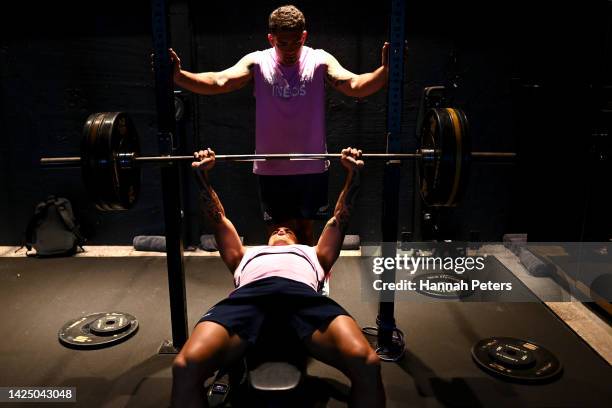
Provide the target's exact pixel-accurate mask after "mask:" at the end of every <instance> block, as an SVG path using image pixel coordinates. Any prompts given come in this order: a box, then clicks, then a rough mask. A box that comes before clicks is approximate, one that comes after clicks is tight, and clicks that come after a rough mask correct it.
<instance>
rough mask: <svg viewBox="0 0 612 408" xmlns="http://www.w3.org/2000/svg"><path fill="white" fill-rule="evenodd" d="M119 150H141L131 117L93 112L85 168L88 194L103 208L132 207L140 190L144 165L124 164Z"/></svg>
mask: <svg viewBox="0 0 612 408" xmlns="http://www.w3.org/2000/svg"><path fill="white" fill-rule="evenodd" d="M117 153H134V154H135V155H136V156H137V155H138V154H139V153H140V145H139V142H138V135H137V133H136V128H135V126H134V124H133V123H132V120H131V119H130V117H129V116H128V115H127V114H126V113H123V112H105V113H94V114H92V115H90V116H89V118H87V121H86V122H85V126H84V127H83V139H82V142H81V160H82V162H81V168H82V173H83V182H84V184H85V186H86V188H87V190H88V193H89V195H90V197H91V198H92V201H93V202H94V203H95V205H96V207H97V208H98V209H99V210H102V211H109V210H125V209H128V208H130V207H132V205H134V203H135V202H136V201H137V199H138V195H139V193H140V167H139V166H133V167H124V166H120V165H119V162H118V160H117V158H116V154H117Z"/></svg>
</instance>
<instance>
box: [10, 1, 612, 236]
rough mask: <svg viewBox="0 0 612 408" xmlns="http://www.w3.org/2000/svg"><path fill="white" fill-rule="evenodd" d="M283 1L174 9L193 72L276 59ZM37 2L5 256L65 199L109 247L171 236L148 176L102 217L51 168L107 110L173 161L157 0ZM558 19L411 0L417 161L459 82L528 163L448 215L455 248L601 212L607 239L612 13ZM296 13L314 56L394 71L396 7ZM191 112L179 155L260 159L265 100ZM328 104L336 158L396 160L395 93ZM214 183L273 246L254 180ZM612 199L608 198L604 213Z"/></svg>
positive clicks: (22, 71) (367, 217)
mask: <svg viewBox="0 0 612 408" xmlns="http://www.w3.org/2000/svg"><path fill="white" fill-rule="evenodd" d="M281 3H284V2H274V1H259V2H233V3H232V6H228V4H226V3H216V2H196V1H193V2H187V1H183V2H173V3H172V8H171V24H172V37H173V46H174V48H176V49H177V51H179V53H180V55H181V59H182V61H183V66H184V67H185V68H187V69H190V70H194V71H208V70H220V69H223V68H226V67H228V66H230V65H232V64H234V63H235V62H236V61H237V60H238V59H239V58H240V57H242V56H243V55H244V54H246V53H248V52H250V51H253V50H258V49H264V48H266V47H267V46H268V44H267V41H266V22H267V16H268V14H269V12H270V11H271V10H272V9H273V8H275V7H276V6H278V5H280V4H281ZM457 3H458V2H457ZM34 4H35V3H32V4H13V5H11V6H10V7H9V8H8V11H7V12H6V13H3V16H2V17H1V18H2V20H3V23H4V24H2V28H0V30H1V39H0V98H1V99H0V101H1V102H0V103H1V112H0V126H1V127H0V129H2V130H1V133H2V137H1V138H0V160H1V162H0V168H1V170H0V185H1V186H2V187H1V190H0V191H1V193H0V195H1V196H0V213H1V214H2V216H1V217H0V244H16V243H19V242H21V240H22V234H23V230H24V228H25V223H26V222H27V219H28V218H29V216H30V214H31V213H32V211H33V207H34V205H35V204H36V202H38V201H40V200H41V199H43V198H44V197H45V196H46V195H47V194H51V193H53V194H57V195H62V196H66V197H68V198H70V199H71V200H72V201H73V205H74V206H75V208H76V209H77V215H78V216H79V217H80V219H81V223H82V225H83V227H84V230H85V232H86V234H87V235H88V236H89V237H90V240H91V242H93V243H117V244H119V243H130V242H131V239H132V237H133V236H134V235H138V234H161V233H163V220H162V211H161V192H160V185H159V170H157V169H155V168H146V169H145V170H144V172H143V176H144V177H143V188H142V194H141V197H140V201H139V202H138V204H137V205H136V206H135V208H133V209H132V210H130V211H129V212H121V213H98V212H96V211H95V210H94V209H93V208H92V206H91V204H90V203H89V201H88V200H87V197H86V196H85V193H84V189H83V187H82V186H81V183H80V174H79V172H78V170H74V169H40V168H39V167H38V165H37V162H38V159H39V157H42V156H60V155H61V156H63V155H78V154H79V148H78V146H79V143H80V137H81V134H80V133H81V128H82V124H83V122H84V121H85V119H86V118H87V116H88V115H89V113H91V112H97V111H115V110H123V111H127V112H129V113H130V114H131V116H132V117H133V119H134V122H135V123H136V126H137V128H138V131H139V134H140V139H141V145H142V147H143V152H144V153H150V154H154V153H156V152H157V140H156V116H155V111H154V109H155V101H154V84H153V77H152V74H151V72H150V65H149V54H150V52H151V48H152V45H151V38H150V37H151V26H150V24H151V23H150V11H149V10H150V9H149V2H147V1H135V2H132V1H130V2H118V1H110V2H105V3H104V6H103V7H98V8H96V9H95V10H93V9H88V8H87V7H86V6H84V5H79V3H71V2H68V3H66V2H61V3H54V4H53V6H51V5H38V4H36V6H34ZM552 4H553V3H552V2H551V3H550V5H539V6H534V5H530V4H529V3H524V4H523V3H520V2H519V3H513V4H512V5H511V8H510V5H507V7H508V8H507V9H505V10H501V9H499V8H496V7H497V6H495V5H493V4H491V5H489V6H486V5H478V6H476V5H472V6H470V7H468V8H466V7H465V6H463V5H457V4H453V3H450V2H442V1H431V2H407V21H406V27H407V40H408V46H409V53H408V64H407V67H406V72H405V86H404V110H403V112H404V116H403V133H404V134H403V145H404V146H405V148H406V149H409V150H411V149H416V148H417V147H418V144H417V141H416V139H415V137H414V132H415V123H416V115H417V109H418V106H419V102H420V95H421V92H422V89H423V87H425V86H431V85H438V84H446V85H456V90H455V96H454V102H455V104H456V105H457V106H459V107H461V108H463V109H464V110H465V111H466V114H467V115H468V118H469V120H470V125H471V130H472V139H473V140H472V146H473V148H474V150H515V149H518V151H519V153H520V154H521V160H520V161H519V163H518V164H516V165H514V166H508V165H493V166H490V165H474V166H473V167H472V171H471V178H470V182H469V185H468V189H467V191H466V194H465V196H464V200H463V202H462V204H461V205H460V206H459V207H457V208H455V209H452V210H451V211H449V213H448V214H447V223H448V224H449V225H450V226H452V230H453V234H454V238H458V239H461V238H463V239H465V238H467V236H468V234H469V231H471V230H478V231H480V237H481V239H483V240H499V239H500V238H501V235H502V234H503V233H504V232H518V231H520V232H530V233H532V236H534V237H537V238H538V239H551V240H554V239H568V240H578V239H580V238H581V230H582V229H583V228H582V220H583V215H584V209H585V208H587V211H595V215H592V216H591V219H595V222H593V221H591V223H592V224H593V225H601V223H598V222H596V220H597V219H598V217H599V213H600V212H603V211H604V210H603V207H602V206H599V207H598V206H597V205H595V206H592V205H591V207H588V206H587V207H585V205H586V204H585V203H586V202H587V200H586V198H587V196H588V195H589V194H591V193H589V191H591V190H588V191H587V190H585V180H586V179H588V176H589V174H590V173H589V172H592V170H589V167H588V166H584V165H582V164H585V163H588V155H587V153H588V151H589V148H590V147H591V145H592V141H591V138H590V135H591V134H592V133H593V131H592V126H591V125H592V123H593V120H590V118H592V117H593V115H594V113H593V112H599V111H600V110H601V105H602V103H603V104H605V101H604V102H598V103H595V102H592V101H594V100H597V101H601V100H607V99H606V98H607V97H606V96H605V95H604V96H602V95H603V94H599V93H598V94H597V95H599V99H597V98H596V97H595V96H594V92H595V91H594V89H595V90H601V89H604V85H606V84H610V81H608V79H609V78H606V77H605V72H607V71H606V70H605V69H602V66H605V64H606V62H605V61H607V60H606V58H608V57H609V54H606V52H605V49H606V45H607V46H609V42H608V43H606V35H608V36H609V15H610V11H609V7H608V3H607V2H604V1H599V2H591V3H588V4H586V5H585V4H582V3H580V5H579V7H578V6H577V5H576V4H574V5H573V6H572V5H567V6H564V5H558V4H557V3H555V7H554V8H553V7H552V6H551V5H552ZM296 5H297V6H298V7H300V8H302V10H303V11H304V13H305V15H306V18H307V29H308V31H309V37H308V44H309V45H310V46H311V47H314V48H323V49H325V50H327V51H328V52H330V53H332V54H333V55H335V56H336V58H337V59H338V60H339V61H340V63H341V64H342V65H343V66H344V67H346V68H347V69H349V70H351V71H353V72H358V73H361V72H366V71H370V70H373V69H375V68H376V67H377V66H378V64H379V63H380V48H381V46H382V43H383V42H384V40H385V39H386V32H387V26H388V12H389V7H388V4H387V3H386V2H383V3H382V5H374V3H363V4H362V3H355V2H348V1H335V2H324V1H301V2H296ZM34 10H35V11H36V13H33V11H34ZM608 66H609V65H608ZM608 71H609V70H608ZM186 101H187V105H188V108H189V109H188V114H187V115H186V119H187V121H186V123H185V124H184V131H183V132H182V134H183V140H182V141H181V144H182V146H184V148H185V150H186V151H187V152H188V151H190V150H192V149H193V148H195V147H207V146H211V147H213V148H215V150H216V151H218V152H222V153H228V154H229V153H245V152H252V151H253V148H254V106H255V105H254V104H255V101H254V98H253V96H252V87H251V86H247V87H246V88H245V89H242V90H240V91H238V92H235V93H233V94H227V95H219V96H215V97H208V96H195V95H187V96H186ZM326 105H327V130H328V150H329V151H330V152H335V151H338V150H339V149H340V148H341V147H344V146H347V145H354V146H359V147H361V148H362V149H363V150H364V151H370V152H374V151H376V152H378V151H384V149H385V127H386V115H385V112H386V95H385V92H379V93H378V94H376V95H373V96H371V97H368V98H366V99H364V100H354V99H352V98H348V97H345V96H343V95H340V94H338V93H336V92H334V91H333V90H329V92H328V94H327V99H326ZM604 122H605V121H604ZM600 127H601V126H600ZM603 127H604V128H605V126H603ZM568 164H569V165H568ZM605 168H606V167H604V171H605ZM367 169H368V170H367V175H366V180H365V183H364V186H363V190H362V193H361V196H360V200H359V205H358V208H357V213H356V216H355V219H354V221H353V222H352V224H351V227H350V231H349V232H351V233H359V234H361V235H362V239H364V240H376V239H378V238H379V237H380V209H381V193H382V185H381V180H382V163H374V162H372V163H368V164H367ZM599 174H601V169H600V170H599ZM186 176H187V177H184V181H185V183H186V184H185V186H186V191H187V194H186V197H185V205H186V208H185V220H186V230H187V231H188V233H189V235H188V236H187V240H188V241H193V240H194V239H195V238H194V237H197V236H198V235H199V233H200V232H202V231H204V227H203V226H201V225H200V224H199V220H198V217H197V210H196V208H197V206H196V205H195V197H196V195H195V191H194V188H193V185H192V182H191V180H190V177H188V176H189V174H186ZM412 181H413V167H412V166H411V165H404V166H403V170H402V184H401V187H400V209H401V210H400V220H399V221H400V228H399V229H400V231H401V230H404V231H411V230H412V229H413V225H412V209H413V190H414V189H413V182H412ZM341 182H342V177H341V171H340V169H338V166H333V167H332V169H331V183H330V200H332V202H333V200H335V198H336V196H337V193H338V191H339V190H340V187H341ZM214 183H215V186H216V188H217V190H218V192H219V195H220V196H221V199H222V201H223V203H224V205H225V207H226V210H227V213H228V214H229V216H230V218H231V219H232V220H233V221H234V223H235V224H236V225H237V227H238V229H239V231H240V232H241V234H242V235H245V236H246V238H247V242H248V243H255V242H261V240H262V239H263V233H262V223H261V221H260V216H259V204H258V198H257V188H256V179H255V177H254V176H253V175H252V174H251V170H250V165H248V164H231V165H228V164H219V165H218V167H217V169H216V170H215V171H214ZM605 199H606V197H603V198H602V197H601V196H597V195H595V198H593V199H592V200H591V203H592V202H593V201H594V202H595V203H600V202H601V201H602V200H605ZM604 229H605V228H604ZM608 231H609V230H608ZM604 234H605V231H604Z"/></svg>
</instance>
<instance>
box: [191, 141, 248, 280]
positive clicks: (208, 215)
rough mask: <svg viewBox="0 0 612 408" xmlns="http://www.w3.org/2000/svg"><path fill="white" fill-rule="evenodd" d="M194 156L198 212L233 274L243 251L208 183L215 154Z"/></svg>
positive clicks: (202, 152) (235, 232) (236, 233)
mask: <svg viewBox="0 0 612 408" xmlns="http://www.w3.org/2000/svg"><path fill="white" fill-rule="evenodd" d="M194 156H195V160H196V161H194V162H193V163H192V164H191V167H193V168H194V171H195V175H196V179H197V181H198V184H199V186H200V211H201V212H202V215H203V216H204V219H205V220H206V221H207V223H208V225H209V226H210V227H211V228H212V229H213V231H214V233H215V239H216V240H217V247H218V248H219V253H220V254H221V259H223V262H225V265H227V267H228V268H229V270H230V271H231V272H234V270H235V269H236V268H237V267H238V265H239V264H240V261H241V260H242V257H243V256H244V252H245V249H244V247H243V246H242V242H240V237H239V236H238V232H237V231H236V228H235V227H234V224H232V222H231V221H230V220H229V219H227V218H226V217H225V210H224V209H223V205H222V204H221V201H220V200H219V197H218V196H217V193H216V192H215V190H213V188H212V186H211V185H210V183H209V181H208V170H210V169H211V168H212V167H213V166H214V165H215V152H213V151H212V150H210V149H207V150H200V151H199V152H196V153H195V154H194Z"/></svg>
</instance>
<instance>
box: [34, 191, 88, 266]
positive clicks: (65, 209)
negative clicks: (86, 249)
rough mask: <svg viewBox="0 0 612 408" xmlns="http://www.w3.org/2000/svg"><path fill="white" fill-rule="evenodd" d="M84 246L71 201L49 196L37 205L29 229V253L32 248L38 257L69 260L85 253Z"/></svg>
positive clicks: (83, 239)
mask: <svg viewBox="0 0 612 408" xmlns="http://www.w3.org/2000/svg"><path fill="white" fill-rule="evenodd" d="M84 244H85V238H83V236H82V235H81V233H80V231H79V226H78V224H77V222H76V218H75V217H74V213H73V212H72V205H71V204H70V201H68V199H66V198H62V197H54V196H49V197H48V198H47V199H46V200H45V201H42V202H40V203H38V205H37V206H36V209H35V210H34V215H33V216H32V218H30V221H29V222H28V226H27V229H26V244H25V245H26V248H28V251H30V250H31V249H32V247H33V248H34V249H36V256H39V257H40V256H43V257H44V256H62V255H64V256H66V255H73V254H75V253H76V251H77V248H81V250H83V245H84ZM28 256H30V254H28Z"/></svg>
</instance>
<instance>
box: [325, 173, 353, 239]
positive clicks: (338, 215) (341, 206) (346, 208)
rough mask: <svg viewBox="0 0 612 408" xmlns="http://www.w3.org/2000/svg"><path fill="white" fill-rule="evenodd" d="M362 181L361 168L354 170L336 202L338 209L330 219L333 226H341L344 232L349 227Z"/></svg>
mask: <svg viewBox="0 0 612 408" xmlns="http://www.w3.org/2000/svg"><path fill="white" fill-rule="evenodd" d="M360 182H361V174H360V171H359V169H355V170H353V172H352V173H351V174H350V175H349V176H348V177H347V179H346V182H345V184H344V188H343V189H342V192H341V193H340V197H338V202H337V203H336V209H335V210H334V218H332V220H333V223H331V221H332V220H330V223H331V224H332V225H331V226H336V222H337V225H338V226H339V227H340V230H341V231H342V233H344V232H345V231H346V228H347V227H348V223H349V219H350V217H351V214H352V212H353V208H354V206H355V201H356V199H357V193H358V192H359V185H360ZM330 223H328V224H330Z"/></svg>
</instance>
